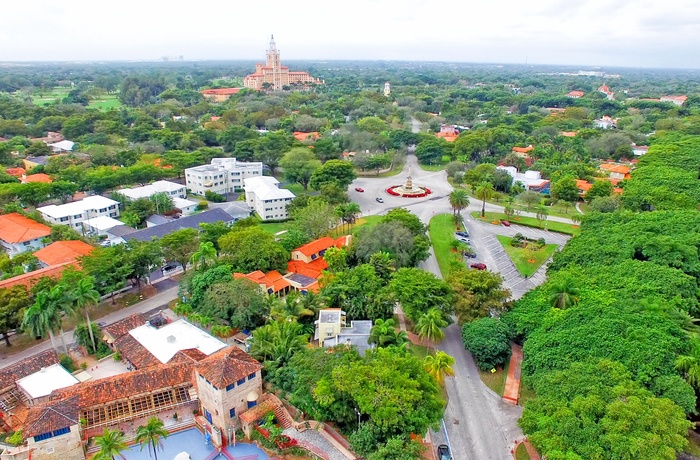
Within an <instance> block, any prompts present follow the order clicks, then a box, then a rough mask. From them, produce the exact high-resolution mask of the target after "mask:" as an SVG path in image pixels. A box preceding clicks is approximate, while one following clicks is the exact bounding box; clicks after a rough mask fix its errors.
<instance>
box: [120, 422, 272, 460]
mask: <svg viewBox="0 0 700 460" xmlns="http://www.w3.org/2000/svg"><path fill="white" fill-rule="evenodd" d="M215 450H216V449H215V448H214V445H213V444H212V443H211V442H209V443H208V444H207V443H205V440H204V435H203V434H202V433H201V432H200V431H199V430H198V429H196V428H190V429H189V430H185V431H180V432H179V433H174V434H171V435H170V436H168V437H167V439H164V440H163V450H158V460H173V458H175V456H176V455H177V454H179V453H180V452H187V453H188V454H190V458H192V460H206V459H207V458H208V457H209V456H210V455H211V454H212V453H213V452H214V451H215ZM226 450H227V451H228V453H229V454H231V456H233V458H234V459H237V458H239V457H248V456H253V455H257V456H258V460H268V458H269V457H268V456H267V454H266V453H265V451H263V450H262V449H260V448H259V447H258V446H256V445H255V444H245V443H236V446H235V447H232V446H228V447H226ZM121 454H122V455H123V456H124V457H125V458H126V459H127V460H153V453H152V452H151V454H150V455H149V452H148V449H147V448H146V447H144V448H143V449H141V446H139V445H133V446H131V447H130V448H129V449H127V450H125V451H122V452H121ZM218 458H219V459H223V458H224V457H223V455H219V456H218Z"/></svg>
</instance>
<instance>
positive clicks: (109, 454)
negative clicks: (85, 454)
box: [93, 428, 127, 460]
mask: <svg viewBox="0 0 700 460" xmlns="http://www.w3.org/2000/svg"><path fill="white" fill-rule="evenodd" d="M93 442H94V443H95V445H96V446H97V447H99V448H100V450H99V451H98V452H97V454H95V456H94V457H93V458H95V459H96V460H114V457H119V458H122V459H126V457H124V456H123V455H122V454H120V452H121V451H122V450H125V449H126V447H127V446H126V441H125V440H124V435H123V434H122V432H121V431H117V430H110V429H108V428H105V430H104V432H103V433H102V436H96V437H95V438H93Z"/></svg>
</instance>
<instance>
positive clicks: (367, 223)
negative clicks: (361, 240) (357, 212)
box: [342, 216, 384, 235]
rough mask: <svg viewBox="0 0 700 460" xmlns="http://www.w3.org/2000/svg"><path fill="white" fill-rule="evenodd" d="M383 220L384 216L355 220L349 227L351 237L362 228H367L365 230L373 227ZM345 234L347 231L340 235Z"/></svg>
mask: <svg viewBox="0 0 700 460" xmlns="http://www.w3.org/2000/svg"><path fill="white" fill-rule="evenodd" d="M383 218H384V216H367V217H361V218H359V219H357V220H356V221H355V223H354V224H353V225H352V226H351V227H350V233H352V234H353V235H356V234H357V232H358V231H359V230H360V229H361V228H363V227H367V228H371V227H374V226H375V225H377V224H378V223H379V222H381V221H382V219H383ZM345 228H347V226H345ZM346 233H347V231H346V232H344V233H342V234H346Z"/></svg>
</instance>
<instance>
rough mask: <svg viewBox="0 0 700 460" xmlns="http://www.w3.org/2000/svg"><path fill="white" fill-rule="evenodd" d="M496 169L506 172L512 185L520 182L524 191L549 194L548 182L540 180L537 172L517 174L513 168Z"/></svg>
mask: <svg viewBox="0 0 700 460" xmlns="http://www.w3.org/2000/svg"><path fill="white" fill-rule="evenodd" d="M496 169H500V170H502V171H505V172H507V173H508V174H509V175H510V177H512V178H513V184H515V183H516V182H520V183H521V184H523V186H524V187H525V189H526V190H532V191H533V192H538V193H549V190H550V181H548V180H547V179H542V175H541V174H540V172H539V171H525V172H524V173H519V172H518V170H517V169H516V168H515V167H514V166H498V167H496Z"/></svg>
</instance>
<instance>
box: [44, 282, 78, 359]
mask: <svg viewBox="0 0 700 460" xmlns="http://www.w3.org/2000/svg"><path fill="white" fill-rule="evenodd" d="M48 301H49V303H50V304H51V305H52V308H54V309H56V312H57V313H56V314H57V315H58V322H57V323H56V326H57V327H58V330H59V332H60V334H61V344H62V345H63V351H64V352H65V353H68V347H67V346H66V339H65V337H64V336H63V335H64V334H63V320H62V319H61V315H62V314H65V315H66V316H73V315H75V310H76V309H75V305H74V304H73V302H72V299H71V297H70V296H69V295H68V292H67V290H66V286H64V285H63V284H61V283H59V284H57V285H55V286H54V287H52V288H51V290H50V291H49V295H48Z"/></svg>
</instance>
